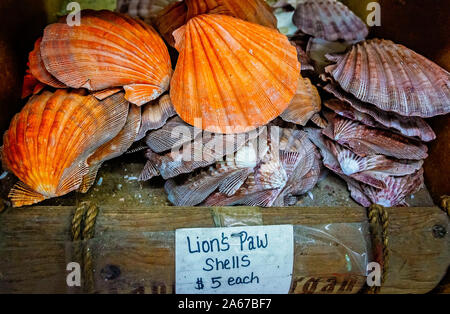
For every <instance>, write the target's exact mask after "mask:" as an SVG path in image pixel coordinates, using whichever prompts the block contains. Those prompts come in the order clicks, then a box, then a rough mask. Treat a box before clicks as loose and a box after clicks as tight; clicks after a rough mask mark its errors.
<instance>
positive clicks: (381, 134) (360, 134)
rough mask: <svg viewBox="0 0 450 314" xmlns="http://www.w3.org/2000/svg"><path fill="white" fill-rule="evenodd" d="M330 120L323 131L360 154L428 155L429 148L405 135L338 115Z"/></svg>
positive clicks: (411, 157)
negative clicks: (375, 127) (371, 126)
mask: <svg viewBox="0 0 450 314" xmlns="http://www.w3.org/2000/svg"><path fill="white" fill-rule="evenodd" d="M328 120H329V122H330V124H329V125H328V127H327V128H326V129H324V130H323V133H324V134H325V135H326V136H328V137H329V138H330V139H332V140H334V141H336V142H338V143H339V144H341V145H343V146H344V147H347V148H349V149H350V150H351V151H353V152H354V153H355V154H357V155H359V156H362V157H366V156H370V155H376V154H382V155H386V156H391V157H395V158H398V159H413V160H420V159H425V158H427V157H428V154H427V151H428V149H427V147H426V146H425V145H423V144H421V143H420V142H417V141H414V140H412V139H409V138H406V137H404V136H401V135H398V134H395V133H391V132H389V131H386V130H380V129H374V128H369V127H367V126H365V125H363V124H360V123H358V122H356V121H352V120H348V119H345V118H342V117H340V116H336V115H334V116H332V117H331V118H330V119H328Z"/></svg>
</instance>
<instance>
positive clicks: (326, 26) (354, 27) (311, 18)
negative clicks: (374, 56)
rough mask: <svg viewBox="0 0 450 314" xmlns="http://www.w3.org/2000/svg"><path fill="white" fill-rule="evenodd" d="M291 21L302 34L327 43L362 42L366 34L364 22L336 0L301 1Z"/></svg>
mask: <svg viewBox="0 0 450 314" xmlns="http://www.w3.org/2000/svg"><path fill="white" fill-rule="evenodd" d="M293 21H294V24H295V25H297V26H298V28H299V29H300V30H301V31H302V32H304V33H306V34H309V35H311V36H314V37H318V38H323V39H326V40H329V41H337V40H346V41H353V40H363V39H364V38H366V36H367V34H368V29H367V26H366V25H365V24H364V22H363V21H362V20H361V19H360V18H359V17H357V16H356V15H355V14H354V13H353V12H352V11H350V9H349V8H348V7H347V6H345V5H344V4H343V3H342V2H339V1H336V0H304V1H301V2H300V3H299V4H298V5H297V8H296V10H295V14H294V18H293Z"/></svg>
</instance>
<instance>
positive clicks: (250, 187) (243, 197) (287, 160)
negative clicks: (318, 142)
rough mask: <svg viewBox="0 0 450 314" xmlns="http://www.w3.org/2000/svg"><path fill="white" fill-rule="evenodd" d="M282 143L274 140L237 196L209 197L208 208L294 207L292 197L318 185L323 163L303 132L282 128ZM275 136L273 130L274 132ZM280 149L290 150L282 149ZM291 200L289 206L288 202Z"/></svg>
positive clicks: (219, 193) (205, 203)
mask: <svg viewBox="0 0 450 314" xmlns="http://www.w3.org/2000/svg"><path fill="white" fill-rule="evenodd" d="M275 129H277V131H278V132H279V131H281V137H280V143H279V144H277V143H276V142H274V141H273V137H272V135H271V138H272V140H271V142H270V150H269V152H268V154H267V155H265V157H264V159H263V160H262V162H261V164H260V165H259V166H258V167H256V168H255V171H254V173H251V174H250V175H249V176H248V179H247V180H246V181H245V183H244V184H243V185H242V186H241V187H240V188H239V189H238V190H237V191H236V193H234V194H233V195H225V194H224V193H221V192H220V191H218V192H216V193H214V194H212V195H211V196H209V197H208V198H207V199H206V201H205V202H204V203H203V205H205V206H232V205H248V206H264V207H269V206H274V205H277V206H278V205H279V206H284V205H286V204H292V202H291V201H290V199H291V198H290V196H292V195H299V193H306V192H307V191H308V190H309V189H311V188H312V187H314V185H315V183H317V180H318V177H319V175H317V176H316V172H317V169H313V167H318V165H319V162H318V159H317V154H316V151H315V148H314V146H313V145H312V143H311V142H310V141H309V139H308V138H307V136H306V134H305V133H304V132H303V131H299V130H292V129H280V128H277V127H276V128H275ZM271 133H272V130H271ZM280 148H283V149H287V150H278V149H280ZM285 201H287V203H285Z"/></svg>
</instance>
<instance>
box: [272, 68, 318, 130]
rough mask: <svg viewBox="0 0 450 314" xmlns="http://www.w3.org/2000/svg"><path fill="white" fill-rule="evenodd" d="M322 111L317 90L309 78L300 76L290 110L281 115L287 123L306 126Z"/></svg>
mask: <svg viewBox="0 0 450 314" xmlns="http://www.w3.org/2000/svg"><path fill="white" fill-rule="evenodd" d="M321 109H322V100H321V99H320V96H319V92H318V91H317V88H316V87H315V86H314V85H312V84H311V81H310V80H309V78H303V77H301V76H300V78H299V80H298V85H297V92H296V93H295V95H294V98H292V100H291V103H290V104H289V106H288V108H287V109H286V110H285V111H284V112H283V113H282V114H281V115H280V118H281V119H283V120H284V121H286V122H291V123H295V124H299V125H302V126H305V125H306V123H307V122H308V121H309V119H311V117H312V116H313V115H314V114H316V113H318V112H320V110H321Z"/></svg>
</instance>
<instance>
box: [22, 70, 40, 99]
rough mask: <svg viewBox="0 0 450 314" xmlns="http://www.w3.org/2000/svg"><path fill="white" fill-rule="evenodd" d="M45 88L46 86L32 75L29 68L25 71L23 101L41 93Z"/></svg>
mask: <svg viewBox="0 0 450 314" xmlns="http://www.w3.org/2000/svg"><path fill="white" fill-rule="evenodd" d="M44 88H45V84H43V83H41V82H39V81H38V79H36V78H35V77H34V76H33V74H31V72H30V69H29V68H28V69H27V70H26V71H25V75H24V77H23V85H22V99H24V98H27V97H28V96H30V95H35V94H38V93H39V92H41V91H42V90H43V89H44Z"/></svg>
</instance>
